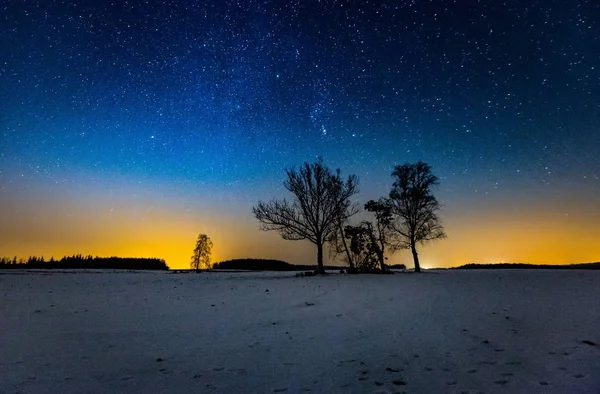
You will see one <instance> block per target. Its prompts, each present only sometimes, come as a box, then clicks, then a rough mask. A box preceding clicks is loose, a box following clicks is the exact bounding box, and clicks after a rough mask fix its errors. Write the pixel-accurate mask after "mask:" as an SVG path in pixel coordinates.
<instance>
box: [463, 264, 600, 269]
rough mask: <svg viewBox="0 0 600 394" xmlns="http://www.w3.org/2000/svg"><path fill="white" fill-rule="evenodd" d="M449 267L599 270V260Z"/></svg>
mask: <svg viewBox="0 0 600 394" xmlns="http://www.w3.org/2000/svg"><path fill="white" fill-rule="evenodd" d="M451 269H551V270H559V269H581V270H600V262H598V263H584V264H566V265H549V264H524V263H500V264H466V265H461V266H460V267H454V268H451Z"/></svg>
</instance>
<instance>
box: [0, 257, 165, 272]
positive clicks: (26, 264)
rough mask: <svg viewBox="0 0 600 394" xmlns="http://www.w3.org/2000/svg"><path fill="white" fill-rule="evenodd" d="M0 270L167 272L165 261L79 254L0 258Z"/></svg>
mask: <svg viewBox="0 0 600 394" xmlns="http://www.w3.org/2000/svg"><path fill="white" fill-rule="evenodd" d="M0 269H122V270H168V269H169V266H167V263H166V262H165V260H161V259H156V258H136V257H93V256H91V255H89V256H82V255H80V254H78V255H73V256H65V257H63V258H61V259H60V260H55V259H54V258H51V259H50V260H45V259H44V257H37V256H31V257H29V258H28V259H27V260H23V259H20V260H17V258H16V257H13V258H12V259H11V258H0Z"/></svg>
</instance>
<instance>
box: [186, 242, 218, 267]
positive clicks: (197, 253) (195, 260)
mask: <svg viewBox="0 0 600 394" xmlns="http://www.w3.org/2000/svg"><path fill="white" fill-rule="evenodd" d="M212 247H213V243H212V241H211V240H210V237H209V236H208V235H206V234H200V235H198V240H196V247H195V248H194V254H193V255H192V261H191V262H190V267H191V268H192V269H195V270H196V271H198V270H200V269H202V268H204V269H210V268H211V264H210V258H211V253H212Z"/></svg>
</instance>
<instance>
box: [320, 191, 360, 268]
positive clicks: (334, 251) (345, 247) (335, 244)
mask: <svg viewBox="0 0 600 394" xmlns="http://www.w3.org/2000/svg"><path fill="white" fill-rule="evenodd" d="M358 211H359V208H358V206H357V205H356V204H351V203H350V201H348V202H347V204H345V206H344V207H342V209H341V210H340V211H339V214H338V215H337V217H336V219H335V230H334V231H332V232H331V234H330V236H329V238H327V242H328V243H329V255H330V257H333V258H335V257H337V256H339V255H341V254H343V255H344V260H345V261H346V263H348V266H349V272H353V271H355V268H356V267H355V263H354V254H353V252H352V250H351V249H350V244H349V239H350V237H349V236H347V235H346V230H345V228H346V226H348V225H349V224H348V223H349V219H350V217H352V216H354V215H356V214H357V213H358Z"/></svg>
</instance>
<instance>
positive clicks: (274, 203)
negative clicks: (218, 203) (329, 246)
mask: <svg viewBox="0 0 600 394" xmlns="http://www.w3.org/2000/svg"><path fill="white" fill-rule="evenodd" d="M286 175H287V179H286V180H285V181H284V182H283V186H284V187H285V188H286V189H287V190H288V191H289V192H290V193H292V195H293V200H292V201H291V202H289V201H287V200H286V199H283V200H276V199H273V200H271V201H269V202H262V201H259V202H258V205H257V206H256V207H254V208H252V212H253V213H254V216H255V217H256V218H257V219H258V220H259V221H260V222H261V223H262V229H263V230H265V231H273V230H274V231H277V232H279V233H280V234H281V237H282V238H283V239H286V240H291V241H298V240H303V239H307V240H309V241H310V242H312V243H314V244H315V245H316V246H317V270H318V271H319V273H324V272H325V269H324V266H323V244H324V243H325V242H326V241H327V240H328V239H330V238H331V235H332V234H333V233H334V232H335V231H336V228H337V223H336V221H337V220H338V219H339V217H340V212H342V211H343V210H346V209H348V208H349V207H350V206H351V204H350V202H349V200H350V197H352V196H353V195H355V194H356V193H358V188H357V186H358V178H357V177H356V176H355V175H350V176H348V178H347V179H346V180H345V181H344V180H343V179H342V178H341V176H340V170H339V169H338V170H336V172H335V173H333V172H332V171H331V170H330V169H329V168H327V167H326V166H325V164H324V163H323V159H322V158H318V159H317V161H316V162H315V163H313V164H309V163H306V162H305V163H304V165H302V166H301V167H300V168H299V169H295V168H292V169H289V170H286Z"/></svg>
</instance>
